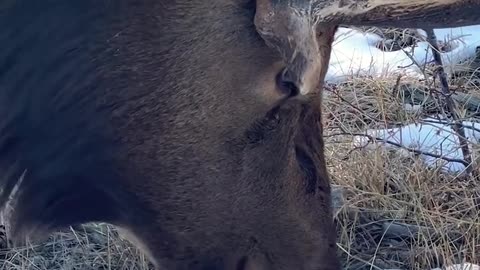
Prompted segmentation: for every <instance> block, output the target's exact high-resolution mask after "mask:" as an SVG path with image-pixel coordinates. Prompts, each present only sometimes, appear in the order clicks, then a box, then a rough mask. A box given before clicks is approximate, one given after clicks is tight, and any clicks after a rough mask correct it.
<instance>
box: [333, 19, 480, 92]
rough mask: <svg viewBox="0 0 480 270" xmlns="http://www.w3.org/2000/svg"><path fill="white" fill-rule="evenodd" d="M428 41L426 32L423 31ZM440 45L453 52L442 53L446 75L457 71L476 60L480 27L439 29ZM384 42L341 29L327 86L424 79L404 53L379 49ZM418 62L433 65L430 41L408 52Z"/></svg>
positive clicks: (377, 37)
mask: <svg viewBox="0 0 480 270" xmlns="http://www.w3.org/2000/svg"><path fill="white" fill-rule="evenodd" d="M419 32H420V33H421V34H422V36H423V37H426V35H425V32H424V31H423V30H419ZM434 32H435V35H436V36H437V40H438V41H442V42H445V43H448V44H449V45H450V47H451V48H453V49H452V50H451V51H448V52H444V53H442V60H443V61H444V66H445V69H446V71H447V72H448V71H449V70H454V69H455V66H456V65H458V64H459V63H460V62H461V61H464V60H466V59H468V58H471V57H473V56H475V49H476V47H477V46H480V25H474V26H466V27H458V28H444V29H435V30H434ZM381 40H382V38H381V37H380V36H378V35H376V34H373V33H364V32H360V31H358V30H355V29H350V28H340V29H339V30H338V32H337V33H336V35H335V42H334V45H333V49H332V55H331V58H330V65H329V70H328V73H327V76H326V81H327V82H333V83H335V82H341V81H344V80H346V79H347V78H348V77H351V76H357V75H369V76H373V77H381V76H385V75H387V74H388V75H392V74H395V73H404V74H407V75H410V76H418V77H421V76H422V73H421V71H420V69H419V67H418V66H417V65H412V60H411V59H410V58H409V57H408V56H407V54H406V53H405V52H404V51H402V50H399V51H392V52H385V51H382V50H380V49H378V48H377V47H376V44H377V43H378V42H379V41H381ZM405 51H406V52H408V53H409V54H410V55H411V56H412V57H413V58H414V59H415V61H416V62H417V63H418V64H420V65H424V64H425V63H427V62H430V61H432V54H431V52H430V51H429V46H428V43H427V42H426V41H422V42H419V43H418V44H417V46H416V47H415V48H407V49H405Z"/></svg>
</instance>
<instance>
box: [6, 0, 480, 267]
mask: <svg viewBox="0 0 480 270" xmlns="http://www.w3.org/2000/svg"><path fill="white" fill-rule="evenodd" d="M479 7H480V3H479V1H466V0H442V1H435V0H417V1H414V0H384V1H380V0H362V1H359V0H317V1H311V0H257V1H252V0H209V1H206V0H170V1H167V0H121V1H106V0H104V1H99V0H69V1H61V0H47V1H33V0H5V1H3V2H2V3H1V4H0V44H2V50H1V51H0V171H1V173H2V176H1V178H0V179H1V180H0V186H1V190H2V191H1V193H0V204H1V205H2V206H4V205H6V204H7V202H9V201H12V205H13V211H12V213H11V215H10V217H9V222H10V224H11V227H12V236H13V237H14V239H20V240H21V239H24V238H25V237H26V236H29V237H35V236H39V235H46V233H49V232H52V231H55V230H60V229H62V228H65V227H67V226H73V225H77V224H82V223H86V222H107V223H110V224H113V225H115V226H117V227H118V228H120V229H121V230H123V231H125V233H126V234H128V235H130V236H131V239H132V241H133V242H135V243H136V244H137V245H138V246H139V247H141V248H142V249H143V250H144V251H145V252H146V253H147V254H148V255H149V258H150V259H151V260H152V262H153V263H154V264H155V266H156V267H157V268H158V269H177V270H184V269H185V270H186V269H192V270H195V269H198V270H201V269H212V270H215V269H217V270H221V269H225V270H229V269H232V270H234V269H237V270H253V269H259V270H283V269H299V270H337V269H340V262H339V260H338V258H337V256H336V245H335V241H336V239H335V229H334V226H333V215H332V211H331V206H330V184H329V177H328V173H327V169H326V165H325V158H324V153H323V140H322V125H321V109H320V108H321V88H322V83H323V79H324V76H325V73H326V71H327V67H328V62H329V56H330V50H331V45H332V42H333V39H334V34H335V30H336V29H337V26H338V25H340V24H355V25H385V26H387V25H388V26H398V27H417V26H422V27H425V26H429V27H434V26H460V25H467V24H473V23H474V22H475V21H478V20H480V19H478V18H477V17H478V16H477V12H476V11H477V10H478V8H479ZM20 240H18V241H20Z"/></svg>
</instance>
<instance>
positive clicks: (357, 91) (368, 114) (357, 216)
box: [0, 77, 480, 270]
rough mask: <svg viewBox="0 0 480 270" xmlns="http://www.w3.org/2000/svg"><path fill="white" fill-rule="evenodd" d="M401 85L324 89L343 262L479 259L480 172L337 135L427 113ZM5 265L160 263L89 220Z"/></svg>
mask: <svg viewBox="0 0 480 270" xmlns="http://www.w3.org/2000/svg"><path fill="white" fill-rule="evenodd" d="M464 78H467V79H466V80H463V81H466V83H464V85H463V86H462V89H464V90H465V91H466V92H471V93H475V94H478V96H480V90H479V89H478V88H476V87H477V86H476V85H478V84H474V83H469V82H471V80H470V78H471V77H464ZM407 80H408V79H407V78H403V79H402V83H404V82H407ZM396 83H397V78H384V79H376V80H372V79H369V78H356V79H352V80H351V81H349V82H348V83H345V84H342V85H337V86H335V87H331V88H330V90H329V91H326V93H325V97H324V109H323V110H324V122H325V140H326V156H327V161H328V168H329V172H330V175H331V179H332V182H333V183H334V184H336V185H339V186H341V187H343V189H344V190H345V191H346V192H345V200H346V201H345V204H344V206H343V208H341V209H340V210H339V211H338V212H336V222H337V228H338V247H339V249H338V251H339V254H340V256H341V257H342V258H343V261H344V265H345V269H359V270H361V269H395V268H396V269H419V270H420V269H421V270H427V269H430V268H432V267H438V266H440V267H441V266H444V265H445V264H451V263H458V262H462V261H468V262H472V263H477V264H478V263H480V238H479V237H478V236H479V235H480V210H479V201H480V179H477V180H473V179H471V178H469V177H465V176H463V175H449V174H445V173H442V172H440V171H439V170H435V169H429V168H427V167H426V166H425V164H423V163H422V160H421V159H419V158H417V157H415V156H406V155H404V154H402V152H399V151H391V150H390V151H386V150H382V149H373V150H372V149H370V150H366V149H354V148H353V147H352V145H351V140H352V136H351V135H349V134H339V133H350V132H351V133H357V132H362V131H364V130H366V129H370V128H382V127H386V126H391V125H397V124H400V123H410V122H412V121H416V120H419V119H421V118H422V117H423V116H424V115H422V114H421V113H411V112H408V111H406V110H404V105H403V102H402V99H401V97H400V96H399V95H397V94H394V93H393V92H394V91H393V89H394V88H396ZM413 83H418V82H413ZM399 224H408V225H410V226H411V227H409V228H410V230H409V231H408V230H407V231H406V232H407V233H406V234H405V233H404V234H402V235H394V234H393V233H392V232H391V230H390V229H392V228H398V225H399ZM397 232H398V230H397ZM404 232H405V230H404ZM3 269H5V270H13V269H15V270H17V269H39V270H43V269H67V270H68V269H129V270H133V269H139V270H146V269H153V268H152V267H151V265H150V264H149V263H148V261H147V259H146V257H145V256H144V255H143V254H141V253H140V252H139V251H138V250H137V249H136V248H134V247H133V246H132V245H131V244H130V243H128V242H126V241H125V240H123V239H122V238H121V237H120V236H119V235H118V233H117V232H116V231H115V229H114V228H112V227H110V226H107V225H105V224H88V225H85V226H81V227H80V228H77V229H76V230H73V229H71V230H70V231H67V232H62V233H56V234H54V235H53V236H52V237H50V238H49V239H48V240H47V241H45V242H43V244H42V245H36V246H34V245H30V246H28V247H24V248H15V249H11V248H5V249H3V250H1V251H0V270H3Z"/></svg>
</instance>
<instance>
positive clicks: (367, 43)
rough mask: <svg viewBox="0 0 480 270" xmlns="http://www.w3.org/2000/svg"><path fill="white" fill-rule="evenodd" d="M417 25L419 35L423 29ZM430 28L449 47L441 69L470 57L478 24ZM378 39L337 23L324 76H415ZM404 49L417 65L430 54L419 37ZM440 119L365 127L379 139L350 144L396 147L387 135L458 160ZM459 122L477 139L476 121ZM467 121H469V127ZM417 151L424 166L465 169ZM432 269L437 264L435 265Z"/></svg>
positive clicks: (471, 269)
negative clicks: (385, 50)
mask: <svg viewBox="0 0 480 270" xmlns="http://www.w3.org/2000/svg"><path fill="white" fill-rule="evenodd" d="M419 31H420V33H421V34H422V35H423V36H424V37H425V32H424V31H422V30H419ZM434 31H435V34H436V36H437V40H438V41H442V42H444V43H446V44H448V45H449V47H451V48H452V50H450V51H448V52H444V53H442V54H441V55H442V60H443V63H444V68H445V70H446V71H447V72H451V71H454V70H455V69H456V68H457V65H458V64H460V63H461V62H462V61H465V60H467V59H471V58H473V57H474V56H475V49H476V47H477V46H480V25H475V26H468V27H459V28H445V29H435V30H434ZM381 40H382V39H381V37H379V36H377V35H375V34H371V33H363V32H360V31H358V30H354V29H349V28H340V29H339V30H338V32H337V34H336V39H335V43H334V46H333V50H332V55H331V59H330V66H329V70H328V73H327V76H326V81H327V82H330V83H338V82H342V81H345V80H347V79H348V78H349V77H353V76H358V75H368V76H371V77H382V76H385V75H389V76H390V75H392V74H396V73H397V74H399V73H403V74H407V75H409V76H415V77H418V78H421V77H422V73H421V72H420V70H419V68H418V66H417V65H412V60H411V59H410V58H409V57H408V56H407V55H406V54H405V52H403V51H402V50H400V51H393V52H384V51H382V50H380V49H378V48H377V47H376V44H377V43H378V42H379V41H381ZM406 51H407V52H409V53H410V54H411V56H412V57H413V58H414V59H415V61H416V62H417V63H418V64H420V65H424V64H425V63H428V62H430V61H432V55H431V52H430V51H429V49H428V43H427V42H419V43H418V44H417V47H415V48H414V50H412V48H408V49H406ZM405 109H406V110H411V111H418V110H421V108H419V107H418V106H417V105H415V106H411V105H410V107H409V105H408V104H407V105H406V107H405ZM441 122H442V121H439V120H438V119H435V118H426V119H423V120H422V122H421V123H414V124H410V125H406V126H403V127H398V128H390V129H383V130H367V131H366V132H365V133H366V134H367V135H369V136H371V137H375V138H377V139H381V140H382V141H378V140H377V141H375V142H374V143H373V144H372V142H370V139H369V138H368V137H366V136H355V137H354V139H353V144H354V145H355V146H356V147H361V146H365V147H372V146H378V145H381V146H383V147H386V148H395V149H401V148H399V147H398V146H394V145H392V144H389V143H385V142H384V140H387V141H390V142H394V143H396V144H399V145H401V146H403V147H406V148H410V149H416V150H418V151H421V152H424V153H431V154H435V155H440V156H442V157H444V158H449V159H458V160H463V159H464V157H463V154H462V151H461V149H460V147H459V140H458V137H457V135H456V134H455V132H454V131H453V129H452V126H451V125H447V124H444V123H441ZM443 122H445V121H443ZM463 125H464V126H465V127H467V128H465V133H466V134H465V135H466V137H467V139H468V140H469V143H474V144H478V143H479V142H480V123H476V122H467V121H465V122H463ZM468 127H473V129H472V128H468ZM475 129H476V130H475ZM420 156H421V157H422V158H423V159H424V160H425V162H426V163H427V165H429V166H435V167H436V166H441V167H442V169H444V170H448V171H451V172H461V171H463V170H464V169H465V166H464V165H463V164H462V163H459V162H446V161H445V160H443V159H439V158H437V157H432V156H429V155H425V154H422V155H420ZM432 270H443V269H440V268H435V269H432ZM445 270H480V266H479V265H475V264H471V263H465V264H456V265H452V266H449V267H447V268H446V269H445Z"/></svg>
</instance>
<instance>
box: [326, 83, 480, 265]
mask: <svg viewBox="0 0 480 270" xmlns="http://www.w3.org/2000/svg"><path fill="white" fill-rule="evenodd" d="M396 82H397V80H396V78H386V79H383V80H379V79H377V80H371V79H368V78H358V79H355V80H352V81H351V82H349V83H346V84H342V85H340V86H337V87H335V88H331V89H330V92H327V93H326V97H325V102H324V121H325V139H326V156H327V160H328V166H329V172H330V175H331V179H332V182H333V183H334V184H336V185H339V186H341V187H343V188H344V190H346V192H345V194H346V201H345V206H344V207H343V208H342V209H341V210H340V211H339V212H337V228H338V237H339V238H338V246H339V253H340V254H341V256H342V258H343V260H344V262H345V266H346V269H422V270H426V269H431V268H432V267H442V266H444V265H445V264H452V263H461V262H464V261H467V262H472V263H479V262H480V238H479V237H478V236H479V235H480V204H479V203H480V200H479V199H480V179H476V180H474V179H472V178H471V177H468V176H465V175H462V174H458V175H451V174H447V173H443V172H441V171H440V170H436V169H434V168H427V166H426V165H425V164H424V163H423V162H422V160H421V159H420V158H418V157H415V156H413V155H411V156H407V155H405V154H404V152H402V151H392V150H383V149H380V148H373V149H372V148H369V149H368V150H367V149H354V148H353V147H352V144H351V142H352V136H351V135H349V133H360V132H362V131H365V130H366V129H370V128H384V127H389V126H392V125H397V124H399V123H411V122H414V121H419V120H420V119H421V118H422V117H424V115H422V114H421V113H410V112H407V111H405V110H404V109H403V103H402V99H401V98H400V97H399V96H398V95H395V94H393V92H394V91H393V89H394V88H395V85H396ZM411 83H412V82H411ZM417 84H419V83H418V82H417ZM467 91H469V92H473V93H477V94H480V91H478V89H476V88H474V87H472V88H470V89H467ZM399 227H400V228H402V230H400V231H399V230H398V228H399ZM405 228H409V230H405ZM399 233H400V234H399Z"/></svg>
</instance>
